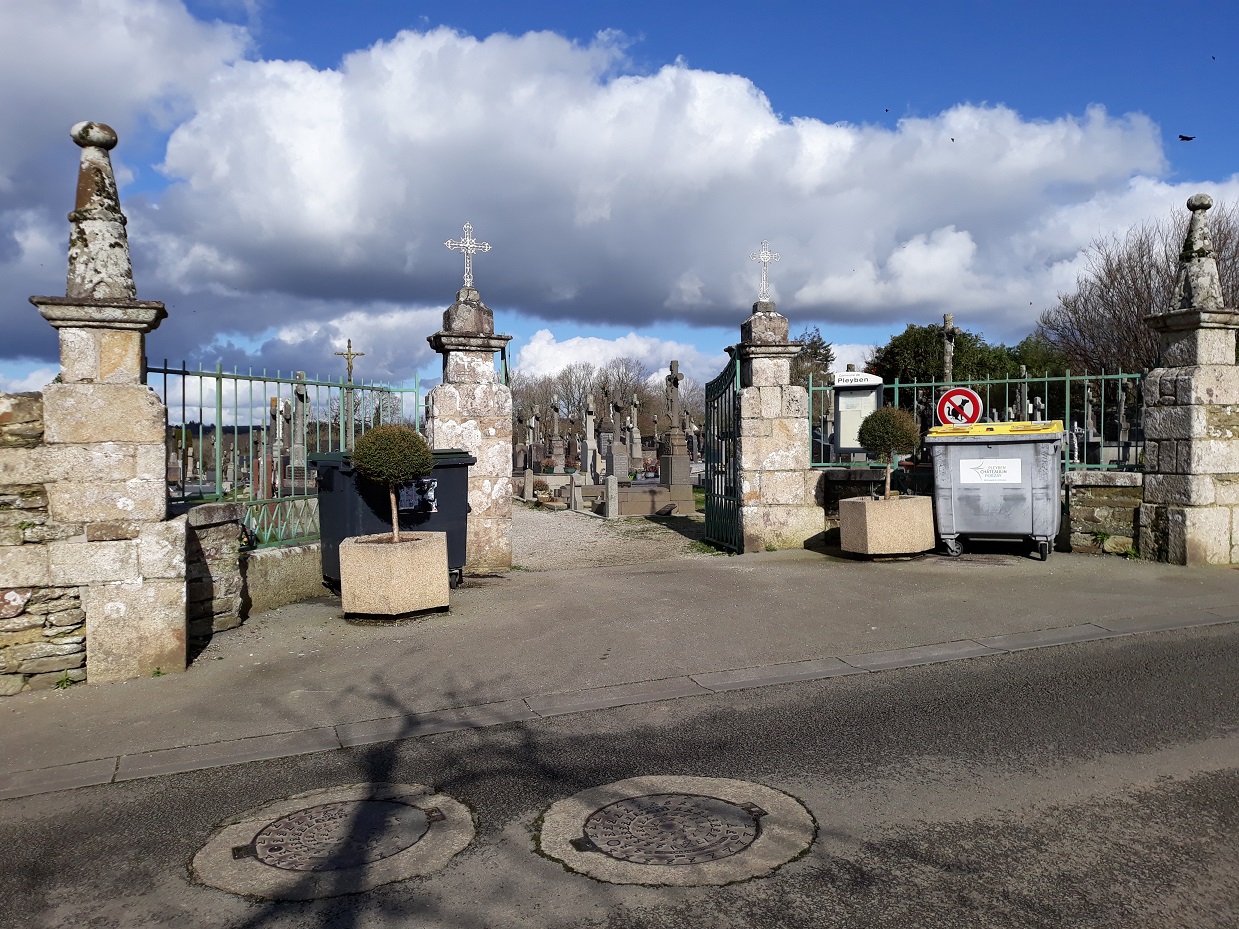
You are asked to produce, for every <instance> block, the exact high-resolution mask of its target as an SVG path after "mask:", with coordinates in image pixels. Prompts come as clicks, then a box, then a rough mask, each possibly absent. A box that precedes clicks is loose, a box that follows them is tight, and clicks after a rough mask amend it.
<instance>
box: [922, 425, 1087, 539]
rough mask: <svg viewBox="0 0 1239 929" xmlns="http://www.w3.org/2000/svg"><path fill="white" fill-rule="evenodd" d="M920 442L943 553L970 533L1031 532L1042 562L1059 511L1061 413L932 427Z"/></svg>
mask: <svg viewBox="0 0 1239 929" xmlns="http://www.w3.org/2000/svg"><path fill="white" fill-rule="evenodd" d="M925 444H926V445H927V446H928V447H929V448H930V451H931V453H932V455H933V468H934V517H935V520H936V522H937V527H938V535H939V537H940V538H941V539H942V541H943V542H944V543H945V544H946V551H947V554H948V555H951V556H955V555H959V554H961V553H962V552H963V550H964V548H963V544H962V542H961V541H960V537H961V536H971V537H975V538H1016V539H1031V540H1032V542H1033V543H1034V544H1035V545H1036V548H1037V553H1038V554H1039V555H1040V556H1041V560H1042V561H1045V560H1046V559H1047V558H1048V557H1049V556H1050V546H1051V545H1052V544H1053V541H1054V537H1055V536H1057V535H1058V527H1059V522H1060V520H1061V518H1062V500H1061V495H1060V491H1059V487H1060V483H1061V473H1062V464H1061V462H1062V450H1063V424H1062V422H1061V421H1060V420H1053V421H1051V422H1044V423H1026V422H1019V423H977V424H975V425H972V426H937V427H935V428H933V429H930V430H929V434H928V435H926V437H925Z"/></svg>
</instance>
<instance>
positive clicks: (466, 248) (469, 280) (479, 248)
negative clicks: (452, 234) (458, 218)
mask: <svg viewBox="0 0 1239 929" xmlns="http://www.w3.org/2000/svg"><path fill="white" fill-rule="evenodd" d="M443 244H444V245H446V246H447V247H448V248H452V249H456V250H458V251H462V252H464V253H465V286H466V287H472V286H473V256H474V255H476V254H477V253H478V252H489V251H490V243H489V242H479V241H477V240H476V239H474V238H473V224H472V223H465V234H464V235H463V236H461V237H460V239H459V240H455V239H448V240H447V241H446V242H444V243H443Z"/></svg>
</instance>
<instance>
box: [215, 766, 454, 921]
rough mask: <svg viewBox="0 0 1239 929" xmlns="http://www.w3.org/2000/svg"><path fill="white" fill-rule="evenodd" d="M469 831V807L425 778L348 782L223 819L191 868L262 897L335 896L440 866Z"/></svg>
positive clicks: (221, 884)
mask: <svg viewBox="0 0 1239 929" xmlns="http://www.w3.org/2000/svg"><path fill="white" fill-rule="evenodd" d="M473 831H474V829H473V818H472V816H471V815H470V814H469V811H468V809H466V808H465V807H464V806H463V805H462V804H460V803H459V802H457V801H456V800H453V799H452V798H450V797H447V796H444V795H443V794H436V793H434V792H433V791H432V790H431V789H430V788H429V787H424V786H422V785H420V784H353V785H350V786H348V787H333V788H330V789H328V790H315V791H311V792H309V793H303V794H297V795H296V796H293V797H289V798H288V799H286V800H277V801H275V802H273V803H268V804H266V805H265V806H261V807H259V808H258V809H255V810H250V811H249V812H247V813H242V814H241V815H240V816H238V817H236V818H234V819H232V820H229V821H228V822H226V823H225V824H224V825H223V827H222V828H221V829H220V830H219V831H218V832H217V833H216V834H215V835H214V836H213V837H212V839H211V841H210V842H208V843H207V844H206V845H205V846H204V847H203V849H202V850H201V851H200V852H198V854H197V855H196V856H194V861H193V873H194V876H195V877H196V878H197V879H198V880H200V881H201V882H202V883H204V884H209V885H210V886H212V887H218V888H219V889H220V890H226V891H229V892H230V893H235V894H246V895H248V896H254V897H262V898H264V899H268V900H314V899H317V898H319V897H337V896H340V895H342V894H350V893H359V892H361V891H366V890H370V889H372V888H374V887H378V886H380V885H382V884H390V883H392V882H393V881H403V880H406V879H408V878H410V877H416V876H418V875H422V874H429V873H430V872H432V871H437V870H439V869H440V868H442V867H443V866H444V865H446V864H447V863H448V861H449V860H451V858H452V856H453V855H455V854H456V853H457V852H459V851H461V850H462V849H463V848H464V847H465V846H466V845H468V844H469V842H470V841H471V840H472V839H473Z"/></svg>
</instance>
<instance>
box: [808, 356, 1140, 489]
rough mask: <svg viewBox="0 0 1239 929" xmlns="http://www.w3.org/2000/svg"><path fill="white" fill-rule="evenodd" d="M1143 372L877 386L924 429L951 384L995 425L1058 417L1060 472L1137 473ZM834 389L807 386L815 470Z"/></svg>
mask: <svg viewBox="0 0 1239 929" xmlns="http://www.w3.org/2000/svg"><path fill="white" fill-rule="evenodd" d="M1143 386H1144V375H1143V374H1125V373H1118V374H1072V373H1071V372H1070V371H1068V372H1066V373H1065V374H1063V375H1048V374H1047V375H1040V376H1033V375H1029V376H1026V377H1010V378H992V379H974V380H961V381H950V382H947V381H923V382H912V383H906V382H900V381H899V380H896V381H895V382H894V383H892V384H887V385H885V387H884V388H883V403H884V404H885V405H888V406H897V407H902V408H904V409H906V410H908V411H909V412H911V413H912V414H913V415H915V416H916V417H917V418H918V420H919V421H920V423H921V430H922V432H925V431H928V429H929V428H930V427H932V426H935V425H937V424H938V423H937V419H936V413H935V408H936V405H937V402H938V398H939V397H941V396H942V393H943V392H944V391H946V390H948V389H950V388H952V387H971V388H972V389H973V390H975V391H976V392H977V393H978V394H980V396H981V401H982V403H983V404H984V407H985V409H984V413H985V416H986V417H988V418H989V419H990V420H992V421H995V422H1012V421H1027V420H1033V421H1044V420H1054V419H1058V420H1062V423H1063V427H1064V428H1065V429H1066V431H1067V434H1066V437H1065V439H1064V442H1063V462H1062V464H1063V469H1064V470H1078V469H1099V470H1140V468H1141V467H1142V466H1143V460H1144V428H1143V420H1142V412H1143ZM833 389H834V388H833V387H832V386H830V385H817V384H813V383H812V382H810V385H809V417H810V419H809V421H810V426H811V429H810V431H811V432H812V434H813V438H812V443H813V444H812V451H811V460H812V463H813V465H814V467H830V466H832V465H834V464H838V463H839V462H834V461H832V460H831V457H832V456H831V448H830V433H831V429H832V422H831V413H832V411H833V394H832V391H833Z"/></svg>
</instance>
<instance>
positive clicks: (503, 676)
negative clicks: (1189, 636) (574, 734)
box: [0, 546, 1239, 799]
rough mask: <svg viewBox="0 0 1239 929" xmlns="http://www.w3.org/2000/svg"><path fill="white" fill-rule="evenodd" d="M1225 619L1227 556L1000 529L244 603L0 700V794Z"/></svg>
mask: <svg viewBox="0 0 1239 929" xmlns="http://www.w3.org/2000/svg"><path fill="white" fill-rule="evenodd" d="M1237 620H1239V574H1237V573H1236V571H1235V570H1234V569H1232V568H1181V567H1174V566H1169V565H1157V564H1150V563H1145V562H1139V561H1129V560H1125V559H1121V558H1116V557H1104V556H1089V555H1067V554H1055V555H1053V556H1052V557H1051V558H1050V560H1049V561H1048V562H1045V563H1042V562H1040V561H1038V560H1036V559H1033V558H1029V557H1025V556H1024V555H1023V554H1013V553H1011V551H1010V549H1004V548H1002V547H1001V546H999V547H997V548H995V549H993V550H991V551H988V552H986V551H982V552H979V553H970V554H965V555H964V556H963V557H961V558H955V559H951V558H945V557H940V556H936V555H930V556H925V557H920V558H913V559H908V560H887V561H858V560H851V559H846V558H840V557H832V556H831V555H829V554H823V553H819V552H811V551H787V552H769V553H760V554H751V555H743V556H718V557H700V556H698V557H685V558H671V559H664V560H661V561H658V562H655V563H650V564H636V565H633V564H621V565H615V566H613V567H604V568H589V569H566V570H544V571H513V572H512V573H511V574H508V575H504V576H499V577H480V578H469V579H467V582H466V584H465V586H463V587H461V588H459V589H457V590H455V591H453V593H452V603H451V609H450V610H449V611H448V612H445V613H437V614H431V615H429V616H426V617H423V618H419V619H415V620H403V621H399V622H392V623H386V624H365V625H362V624H357V623H353V622H349V621H346V620H345V619H344V618H343V615H342V613H341V611H340V604H339V601H338V599H335V598H328V597H324V598H320V599H317V600H312V601H308V602H304V603H300V604H296V605H292V606H288V607H284V608H281V609H278V610H273V611H270V612H267V613H262V614H259V615H256V616H254V617H251V618H250V619H249V620H247V622H246V623H245V625H243V626H242V627H240V628H238V629H236V630H232V631H230V632H226V633H222V634H219V635H217V636H216V637H215V638H214V639H213V640H212V641H211V643H210V644H209V645H208V646H207V647H206V648H205V650H204V651H202V652H201V653H200V654H198V655H197V656H196V657H195V658H194V661H193V663H192V664H191V666H190V668H189V670H188V671H187V672H185V673H183V674H168V675H164V676H160V677H155V678H150V679H141V680H133V681H128V682H124V683H119V684H108V685H98V686H75V687H72V688H69V689H67V690H63V691H44V692H38V693H32V694H22V695H19V696H16V697H10V698H7V699H5V700H3V701H0V727H2V731H3V732H4V748H5V750H4V752H3V754H2V755H0V799H5V798H12V797H22V796H31V795H35V794H42V793H48V792H51V791H56V790H64V789H69V788H75V787H81V786H87V785H94V784H107V783H114V782H120V781H125V780H132V779H138V778H151V777H156V776H160V775H166V774H172V773H178V772H187V771H197V770H204V769H208V768H214V767H220V766H224V765H232V764H238V763H242V762H250V761H259V760H268V759H276V758H285V757H291V756H297V755H303V754H308V753H315V752H326V751H331V750H333V749H339V748H341V747H349V746H358V745H367V744H371V743H379V742H387V741H395V740H401V739H409V738H417V737H420V736H425V735H428V734H431V733H439V732H452V731H459V730H467V729H477V728H483V727H486V726H490V725H496V724H502V723H508V722H514V721H520V720H536V719H539V718H544V717H554V716H561V715H565V714H572V713H581V712H586V711H590V710H595V709H601V708H607V707H622V706H628V705H634V704H640V703H646V702H652V701H662V700H670V699H674V698H678V697H684V696H690V695H708V694H711V693H722V692H725V691H729V690H737V689H745V688H759V687H768V686H777V685H779V684H782V683H787V682H792V681H811V680H822V679H826V678H831V677H838V676H853V675H866V674H880V673H882V672H883V671H886V670H889V669H894V668H901V667H909V666H913V665H925V664H934V663H939V662H947V661H957V660H964V659H968V658H973V657H980V656H989V655H1000V654H1003V653H1006V652H1014V651H1020V650H1024V649H1031V648H1042V647H1049V646H1054V645H1059V644H1067V643H1073V642H1082V641H1091V640H1100V639H1109V638H1116V637H1120V636H1132V635H1140V634H1142V633H1146V632H1157V631H1163V630H1169V629H1180V628H1190V627H1194V626H1206V625H1215V624H1222V623H1231V622H1235V621H1237Z"/></svg>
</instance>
